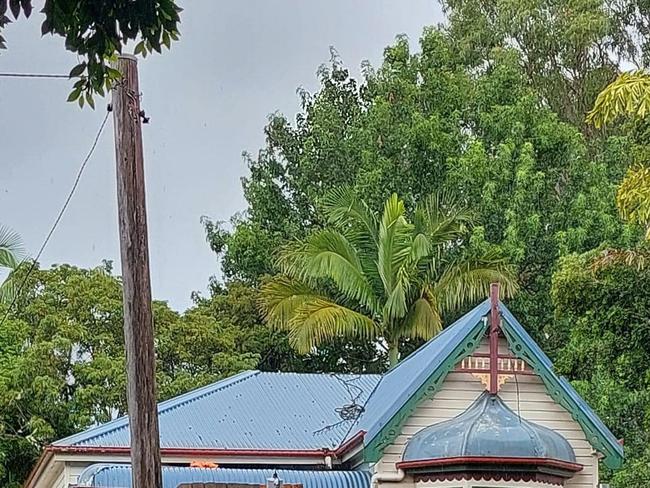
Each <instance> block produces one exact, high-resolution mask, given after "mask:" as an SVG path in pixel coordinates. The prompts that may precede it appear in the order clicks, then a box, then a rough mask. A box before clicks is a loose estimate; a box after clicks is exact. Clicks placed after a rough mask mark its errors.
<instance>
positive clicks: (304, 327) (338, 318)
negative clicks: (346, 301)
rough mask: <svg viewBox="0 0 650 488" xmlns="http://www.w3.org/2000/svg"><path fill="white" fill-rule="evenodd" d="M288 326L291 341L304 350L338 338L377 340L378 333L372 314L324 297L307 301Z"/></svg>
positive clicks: (301, 350) (303, 351) (298, 348)
mask: <svg viewBox="0 0 650 488" xmlns="http://www.w3.org/2000/svg"><path fill="white" fill-rule="evenodd" d="M289 329H290V332H289V340H290V342H291V344H292V345H293V347H295V348H296V349H297V350H298V352H301V353H308V352H309V351H311V350H312V349H313V348H314V347H316V346H318V345H320V344H322V343H324V342H327V341H329V340H331V339H334V338H336V337H349V338H361V339H374V338H375V337H377V336H378V335H379V330H378V328H377V325H376V324H375V323H374V322H373V321H372V320H371V319H370V318H369V317H366V316H365V315H363V314H360V313H359V312H355V311H354V310H350V309H349V308H346V307H344V306H342V305H339V304H337V303H334V302H332V301H329V300H327V299H325V298H316V299H310V300H306V301H304V302H303V303H302V304H301V305H300V306H299V307H298V308H297V309H296V313H295V315H294V316H293V317H292V319H291V321H290V328H289Z"/></svg>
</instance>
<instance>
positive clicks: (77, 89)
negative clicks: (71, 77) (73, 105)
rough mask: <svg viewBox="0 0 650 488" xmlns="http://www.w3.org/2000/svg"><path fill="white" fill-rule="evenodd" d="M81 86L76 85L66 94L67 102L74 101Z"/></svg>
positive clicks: (79, 93) (79, 92)
mask: <svg viewBox="0 0 650 488" xmlns="http://www.w3.org/2000/svg"><path fill="white" fill-rule="evenodd" d="M82 88H83V87H82V86H81V85H80V86H78V87H76V88H75V89H74V90H72V91H71V92H70V95H68V102H74V101H75V100H76V99H77V98H79V95H81V90H82Z"/></svg>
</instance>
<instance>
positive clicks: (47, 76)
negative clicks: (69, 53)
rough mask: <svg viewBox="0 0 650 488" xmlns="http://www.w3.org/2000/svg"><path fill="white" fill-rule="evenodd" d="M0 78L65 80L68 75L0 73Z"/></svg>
mask: <svg viewBox="0 0 650 488" xmlns="http://www.w3.org/2000/svg"><path fill="white" fill-rule="evenodd" d="M0 78H67V79H69V78H70V76H68V75H57V74H47V73H0Z"/></svg>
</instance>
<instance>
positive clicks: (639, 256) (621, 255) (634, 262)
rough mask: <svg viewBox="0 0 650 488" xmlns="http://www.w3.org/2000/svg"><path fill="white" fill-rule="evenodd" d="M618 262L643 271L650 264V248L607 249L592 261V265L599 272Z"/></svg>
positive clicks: (594, 270)
mask: <svg viewBox="0 0 650 488" xmlns="http://www.w3.org/2000/svg"><path fill="white" fill-rule="evenodd" d="M618 264H622V265H625V266H629V267H633V268H636V269H637V270H638V271H643V270H644V269H646V268H647V267H648V266H650V249H648V248H638V249H605V250H604V251H603V252H601V253H600V255H599V256H597V257H596V258H595V259H594V260H593V261H592V262H591V266H590V267H591V270H592V271H593V272H598V271H600V270H602V269H605V268H608V267H610V266H615V265H618Z"/></svg>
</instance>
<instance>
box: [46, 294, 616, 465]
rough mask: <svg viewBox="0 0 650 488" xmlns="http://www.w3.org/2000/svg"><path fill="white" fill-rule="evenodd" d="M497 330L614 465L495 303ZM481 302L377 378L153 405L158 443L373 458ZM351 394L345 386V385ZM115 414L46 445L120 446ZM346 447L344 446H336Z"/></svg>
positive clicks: (475, 321) (587, 414)
mask: <svg viewBox="0 0 650 488" xmlns="http://www.w3.org/2000/svg"><path fill="white" fill-rule="evenodd" d="M499 308H500V310H501V313H502V318H503V320H502V327H501V328H502V330H503V332H504V335H505V336H506V338H507V339H508V342H509V344H510V348H511V350H512V352H513V353H514V354H515V355H516V356H518V357H520V358H521V359H524V360H525V361H526V362H527V363H528V364H530V365H531V366H532V368H533V369H534V371H535V372H536V373H537V374H538V375H539V376H540V377H541V379H542V381H543V382H544V384H545V386H546V389H547V391H548V393H549V395H551V397H552V398H553V399H554V400H555V401H556V402H558V403H559V404H560V405H562V406H563V407H564V408H566V409H567V410H568V411H569V412H570V413H571V414H572V416H573V418H574V419H576V421H577V422H578V423H579V424H580V426H581V427H582V428H583V430H584V432H585V434H586V437H587V439H588V440H589V442H590V443H591V444H592V446H593V447H594V448H595V449H597V450H598V451H600V452H601V453H603V455H604V456H605V462H606V464H607V465H608V466H609V467H611V468H616V467H619V466H620V464H621V463H622V459H623V450H622V447H621V446H620V444H619V443H618V442H617V440H616V438H615V437H614V435H613V434H612V433H611V432H610V431H609V429H608V428H607V427H606V426H605V424H604V423H603V422H602V421H601V420H600V419H599V418H598V416H597V415H596V414H595V413H594V412H593V411H592V410H591V409H590V408H589V406H588V405H587V404H586V402H585V401H584V400H583V399H582V398H581V397H580V396H579V395H578V393H577V392H576V391H575V390H574V389H573V387H572V386H571V385H570V383H569V382H568V381H567V380H566V379H564V378H561V377H559V376H557V374H556V373H555V372H554V370H553V364H552V362H551V360H550V359H549V358H548V356H546V354H544V352H543V351H542V350H541V348H540V347H539V346H538V345H537V344H536V343H535V341H534V340H533V339H532V338H531V336H530V335H529V334H528V333H527V332H526V331H525V330H524V328H523V327H522V326H521V324H520V323H519V322H518V321H517V319H516V318H515V317H514V316H513V315H512V313H511V312H510V311H509V310H508V308H507V307H506V306H505V305H504V304H503V303H501V302H500V303H499ZM489 310H490V302H489V300H486V301H484V302H482V303H480V304H479V305H478V306H476V307H475V308H474V309H472V310H471V311H470V312H468V313H467V314H465V315H464V316H463V317H461V318H460V319H458V320H457V321H456V322H454V323H453V324H452V325H450V326H449V327H447V328H446V329H445V330H444V331H443V332H442V333H441V334H439V335H437V336H436V337H434V338H433V339H431V340H430V341H428V342H427V343H425V344H424V345H423V346H422V347H420V348H419V349H418V350H417V351H415V352H414V353H413V354H411V355H410V356H408V357H407V358H405V359H404V360H403V361H402V362H400V363H399V364H398V365H397V366H395V367H393V368H392V369H390V370H389V371H388V372H387V373H385V374H384V375H333V374H297V373H261V372H259V371H246V372H243V373H240V374H238V375H235V376H233V377H231V378H228V379H225V380H223V381H219V382H217V383H214V384H212V385H208V386H206V387H204V388H200V389H198V390H195V391H192V392H190V393H187V394H185V395H181V396H179V397H177V398H174V399H172V400H168V401H166V402H162V403H160V404H159V406H158V413H159V423H160V437H161V448H163V449H164V448H196V449H201V448H207V449H233V450H234V449H244V450H269V451H271V450H292V452H293V453H295V452H297V451H300V450H303V451H307V450H311V451H312V452H314V451H322V450H327V449H334V448H337V447H338V448H339V449H340V448H341V446H343V445H344V444H346V443H348V442H351V441H352V440H353V439H354V438H355V436H357V437H358V436H359V433H360V432H365V437H364V458H365V460H366V461H369V462H376V461H378V460H379V458H380V457H381V456H382V454H383V450H384V448H385V447H387V446H388V445H390V444H391V443H392V442H393V440H394V439H395V437H397V435H398V434H399V432H400V431H401V426H402V424H403V423H404V421H405V420H406V419H407V418H408V417H409V416H410V415H411V414H412V413H413V412H414V411H415V408H416V407H417V405H418V404H419V403H420V402H421V401H422V400H423V399H424V398H426V397H430V396H433V395H434V394H435V393H436V392H437V391H438V389H439V388H440V386H441V385H442V383H443V382H444V380H445V378H446V376H447V374H448V373H449V372H450V371H452V370H453V368H454V367H455V366H456V364H458V362H459V361H460V360H461V359H463V358H464V357H466V356H469V355H470V354H472V353H473V352H474V351H475V350H476V349H477V348H478V346H479V345H480V342H481V340H482V338H483V337H484V335H485V332H486V330H487V327H488V324H487V320H486V315H487V314H488V312H489ZM352 390H354V391H352ZM357 394H358V398H357V399H356V403H357V404H360V405H363V406H364V411H363V413H362V415H361V416H360V417H359V419H358V420H357V421H356V422H355V423H354V424H351V422H350V421H347V422H342V421H341V417H340V416H339V414H338V409H340V407H342V406H343V405H346V404H349V403H351V400H352V397H353V396H356V395H357ZM128 445H129V429H128V419H127V418H126V417H122V418H120V419H117V420H115V421H113V422H109V423H107V424H104V425H100V426H98V427H94V428H91V429H88V430H86V431H84V432H82V433H80V434H76V435H74V436H71V437H68V438H66V439H62V440H60V441H58V442H56V443H54V447H57V446H77V447H93V446H95V447H126V446H128ZM346 445H347V444H346Z"/></svg>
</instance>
